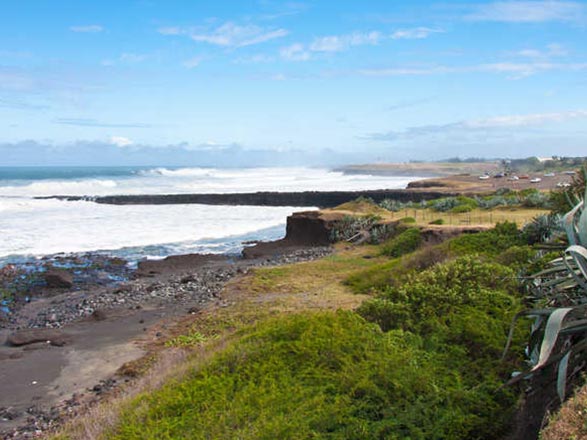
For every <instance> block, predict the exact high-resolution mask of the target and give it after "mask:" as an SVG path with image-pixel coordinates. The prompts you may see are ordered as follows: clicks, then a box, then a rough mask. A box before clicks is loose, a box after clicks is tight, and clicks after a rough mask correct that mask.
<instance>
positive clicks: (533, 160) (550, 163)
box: [440, 156, 587, 172]
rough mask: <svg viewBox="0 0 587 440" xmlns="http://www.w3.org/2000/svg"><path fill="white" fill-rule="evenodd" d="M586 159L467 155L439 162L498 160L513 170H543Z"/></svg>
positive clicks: (572, 166) (577, 164)
mask: <svg viewBox="0 0 587 440" xmlns="http://www.w3.org/2000/svg"><path fill="white" fill-rule="evenodd" d="M586 161H587V157H586V156H578V157H567V156H552V157H550V158H542V159H540V158H538V157H535V156H533V157H526V158H524V159H508V158H505V159H504V158H502V159H500V158H493V159H487V158H483V157H468V158H465V159H462V158H460V157H450V158H448V159H444V160H441V161H440V162H447V163H484V162H499V163H501V164H502V165H503V166H504V168H509V169H511V170H513V171H526V172H532V171H544V170H561V169H575V168H578V167H580V166H581V165H583V164H584V163H585V162H586Z"/></svg>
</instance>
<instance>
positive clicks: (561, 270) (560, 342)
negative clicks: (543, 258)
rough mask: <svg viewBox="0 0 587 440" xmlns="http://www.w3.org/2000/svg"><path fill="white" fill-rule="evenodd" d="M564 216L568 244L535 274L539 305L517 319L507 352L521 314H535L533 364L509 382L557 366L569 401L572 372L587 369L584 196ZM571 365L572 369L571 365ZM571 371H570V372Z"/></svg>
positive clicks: (586, 218) (586, 211) (531, 345)
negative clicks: (568, 384)
mask: <svg viewBox="0 0 587 440" xmlns="http://www.w3.org/2000/svg"><path fill="white" fill-rule="evenodd" d="M586 198H587V187H586V188H585V195H584V197H583V200H577V201H576V204H575V206H574V207H573V208H572V209H571V210H570V211H569V212H567V213H566V214H565V215H564V216H563V218H562V226H563V227H564V230H565V232H566V235H567V238H568V242H569V245H570V246H569V247H567V249H566V250H565V251H564V253H563V254H562V255H561V257H560V258H557V259H555V260H553V261H551V262H550V264H549V267H548V268H547V269H545V270H543V271H541V272H539V273H537V274H535V275H534V276H533V277H532V279H531V284H530V285H529V287H530V292H531V301H532V303H533V305H534V307H535V308H533V309H531V310H525V311H523V312H520V313H519V314H518V315H517V316H516V317H515V318H514V322H513V323H512V327H511V329H510V334H509V336H508V341H507V343H506V348H505V350H504V356H505V354H506V352H507V350H508V348H509V346H510V343H511V340H512V336H513V331H514V325H515V323H516V321H517V320H518V319H519V318H521V317H529V318H533V319H534V322H533V325H532V328H531V332H530V339H529V343H528V347H527V350H526V354H527V357H528V363H529V364H530V368H529V369H528V370H527V371H525V372H522V373H519V374H517V375H515V376H514V377H513V378H512V379H511V380H510V382H509V383H515V382H518V381H519V380H521V379H526V378H529V377H532V376H533V375H535V374H537V373H538V372H540V371H541V370H544V369H545V368H547V367H554V368H556V376H557V380H556V383H557V392H558V395H559V398H560V399H561V401H562V400H564V397H565V390H566V388H567V379H568V377H569V376H571V375H572V374H574V373H575V372H577V371H578V370H580V369H582V368H583V367H584V365H585V361H586V359H587V209H584V203H585V202H584V200H585V199H586ZM570 368H572V370H569V369H570ZM569 371H570V373H569Z"/></svg>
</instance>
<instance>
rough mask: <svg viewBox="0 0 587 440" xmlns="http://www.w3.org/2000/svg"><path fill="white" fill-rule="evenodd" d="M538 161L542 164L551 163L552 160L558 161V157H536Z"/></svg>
mask: <svg viewBox="0 0 587 440" xmlns="http://www.w3.org/2000/svg"><path fill="white" fill-rule="evenodd" d="M536 159H538V162H540V163H544V162H549V161H551V160H557V159H556V157H554V156H552V157H538V156H536Z"/></svg>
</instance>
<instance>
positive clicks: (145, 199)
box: [38, 189, 457, 208]
mask: <svg viewBox="0 0 587 440" xmlns="http://www.w3.org/2000/svg"><path fill="white" fill-rule="evenodd" d="M451 195H457V194H456V193H454V194H453V193H450V192H441V191H410V190H403V189H381V190H371V191H304V192H268V191H266V192H255V193H230V194H153V195H148V194H144V195H120V196H96V197H94V196H67V195H56V196H51V197H38V198H39V199H59V200H68V201H79V200H86V201H93V202H96V203H104V204H109V205H176V204H194V203H197V204H203V205H231V206H236V205H254V206H300V207H303V206H316V207H318V208H332V207H335V206H338V205H341V204H343V203H346V202H348V201H351V200H355V199H357V198H359V197H368V198H371V199H373V200H374V201H375V202H381V201H382V200H385V199H392V200H398V201H400V202H409V201H412V202H420V201H422V200H432V199H435V198H438V197H447V196H451Z"/></svg>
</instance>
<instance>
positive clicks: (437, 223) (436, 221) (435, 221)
mask: <svg viewBox="0 0 587 440" xmlns="http://www.w3.org/2000/svg"><path fill="white" fill-rule="evenodd" d="M428 224H429V225H444V220H443V219H441V218H437V219H436V220H432V221H431V222H429V223H428Z"/></svg>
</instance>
